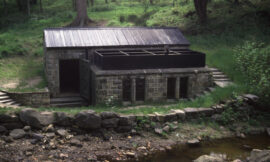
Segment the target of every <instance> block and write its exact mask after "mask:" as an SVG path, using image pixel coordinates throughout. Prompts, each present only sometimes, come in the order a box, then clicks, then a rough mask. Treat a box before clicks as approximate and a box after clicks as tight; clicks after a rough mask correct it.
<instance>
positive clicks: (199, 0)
mask: <svg viewBox="0 0 270 162" xmlns="http://www.w3.org/2000/svg"><path fill="white" fill-rule="evenodd" d="M207 2H208V0H194V5H195V9H196V13H197V15H198V17H199V20H200V23H205V22H206V21H207Z"/></svg>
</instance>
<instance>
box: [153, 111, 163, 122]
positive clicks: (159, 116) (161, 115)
mask: <svg viewBox="0 0 270 162" xmlns="http://www.w3.org/2000/svg"><path fill="white" fill-rule="evenodd" d="M155 114H156V118H157V121H158V122H161V123H164V122H165V115H164V114H159V113H155Z"/></svg>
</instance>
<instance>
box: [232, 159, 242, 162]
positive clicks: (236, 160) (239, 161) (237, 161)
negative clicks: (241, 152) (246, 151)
mask: <svg viewBox="0 0 270 162" xmlns="http://www.w3.org/2000/svg"><path fill="white" fill-rule="evenodd" d="M232 162H242V160H240V159H235V160H234V161H232Z"/></svg>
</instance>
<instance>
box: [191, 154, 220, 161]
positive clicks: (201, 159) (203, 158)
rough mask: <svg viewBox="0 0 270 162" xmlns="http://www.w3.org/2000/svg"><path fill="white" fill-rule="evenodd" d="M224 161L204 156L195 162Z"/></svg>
mask: <svg viewBox="0 0 270 162" xmlns="http://www.w3.org/2000/svg"><path fill="white" fill-rule="evenodd" d="M223 161H224V159H223V158H222V157H218V156H210V155H202V156H200V157H199V158H198V159H196V160H194V162H223Z"/></svg>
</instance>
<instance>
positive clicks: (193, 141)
mask: <svg viewBox="0 0 270 162" xmlns="http://www.w3.org/2000/svg"><path fill="white" fill-rule="evenodd" d="M187 144H188V145H190V146H197V145H199V144H200V141H199V140H198V139H192V140H188V141H187Z"/></svg>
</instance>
